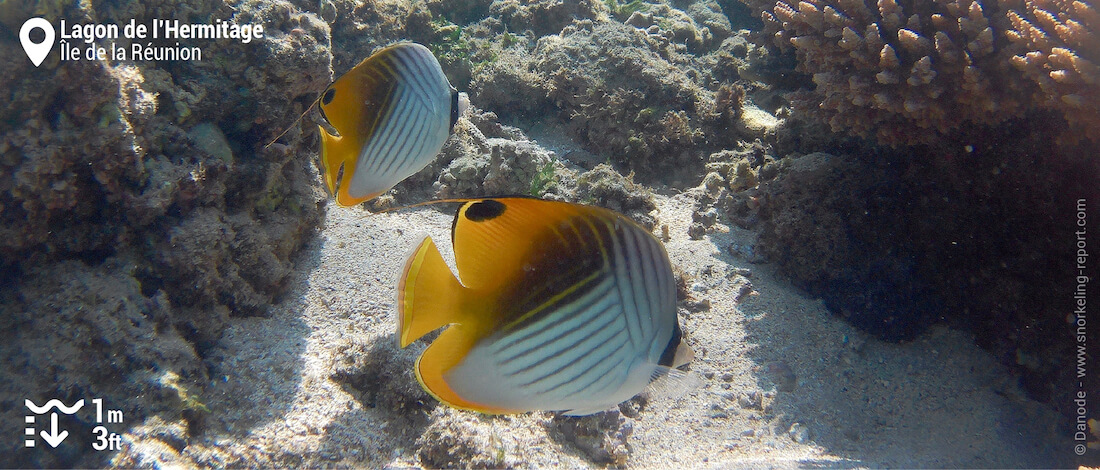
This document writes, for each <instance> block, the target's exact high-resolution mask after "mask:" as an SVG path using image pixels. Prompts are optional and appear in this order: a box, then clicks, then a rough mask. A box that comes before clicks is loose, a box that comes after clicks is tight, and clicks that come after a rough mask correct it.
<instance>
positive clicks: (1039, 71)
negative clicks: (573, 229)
mask: <svg viewBox="0 0 1100 470" xmlns="http://www.w3.org/2000/svg"><path fill="white" fill-rule="evenodd" d="M745 3H746V4H748V5H750V6H751V7H752V8H753V9H754V10H756V11H758V12H760V15H761V17H762V19H763V20H764V24H765V29H764V32H763V35H765V36H768V37H770V38H771V39H772V40H771V41H769V42H770V43H771V44H773V45H774V46H776V47H778V48H779V49H780V50H791V49H793V50H794V52H795V54H796V55H797V57H798V70H799V71H800V72H803V73H806V74H809V75H811V76H812V78H813V84H814V86H813V87H812V90H811V91H806V92H804V93H802V94H801V95H800V96H798V97H797V98H796V99H795V102H796V104H798V105H799V106H801V107H802V108H804V109H805V110H808V111H810V112H815V113H820V114H821V115H822V118H823V119H825V120H827V121H828V122H829V124H830V125H831V126H832V128H833V130H835V131H838V132H844V131H846V132H851V133H853V134H855V135H861V136H874V137H876V138H877V139H878V140H879V141H880V142H883V143H887V144H891V145H896V144H914V143H930V142H935V141H937V140H941V139H943V138H944V137H945V136H955V137H959V138H962V137H960V136H959V134H961V135H963V136H965V137H973V135H974V134H975V133H980V132H981V131H982V127H983V126H993V125H998V124H1000V123H1003V122H1005V121H1007V120H1009V119H1012V118H1020V117H1025V116H1034V115H1035V113H1036V112H1039V111H1044V110H1045V111H1052V112H1053V115H1055V116H1058V117H1060V118H1061V119H1064V120H1065V121H1067V122H1068V123H1069V124H1071V128H1070V129H1068V130H1067V131H1066V132H1065V133H1064V135H1063V138H1064V139H1068V140H1071V141H1076V140H1079V139H1082V138H1084V139H1091V140H1092V141H1094V142H1096V141H1100V138H1098V137H1100V136H1098V134H1097V129H1100V127H1098V126H1100V115H1098V114H1097V112H1096V110H1097V109H1098V107H1097V101H1096V99H1097V98H1096V96H1097V91H1096V90H1097V89H1098V88H1100V73H1098V72H1100V69H1098V68H1097V66H1096V63H1097V62H1098V61H1100V55H1098V54H1100V53H1098V51H1097V48H1096V46H1095V45H1096V44H1097V36H1096V31H1097V29H1098V28H1100V22H1098V18H1100V16H1098V13H1097V11H1096V9H1095V8H1094V7H1093V6H1092V5H1090V4H1089V3H1087V2H1081V1H1076V2H1069V1H1065V2H1063V1H1049V2H1026V4H1025V2H1023V1H1016V2H1013V1H1007V2H993V1H986V2H984V3H983V2H980V1H976V0H951V1H947V0H943V1H935V2H915V1H904V0H902V1H895V0H888V1H882V2H865V1H863V0H842V1H841V0H838V1H832V0H820V1H819V0H807V1H798V2H796V1H793V0H790V1H788V0H782V1H778V2H776V1H766V0H746V2H745ZM974 128H977V129H974Z"/></svg>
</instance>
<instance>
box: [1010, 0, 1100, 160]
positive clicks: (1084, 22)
mask: <svg viewBox="0 0 1100 470" xmlns="http://www.w3.org/2000/svg"><path fill="white" fill-rule="evenodd" d="M1002 4H1004V5H1006V6H1008V7H1009V10H1007V11H1006V13H1005V14H1006V16H1007V18H1008V21H1009V22H1010V23H1011V28H1009V29H1008V30H1007V31H1005V36H1006V37H1007V38H1008V39H1009V40H1010V41H1011V42H1013V43H1014V44H1015V45H1017V46H1018V47H1021V48H1022V49H1023V50H1022V51H1019V52H1017V53H1016V55H1014V56H1012V57H1011V59H1010V60H1011V62H1012V65H1013V66H1015V67H1016V68H1017V69H1018V70H1019V71H1020V72H1022V73H1023V74H1024V75H1025V76H1027V77H1028V78H1029V79H1031V80H1034V81H1035V83H1037V84H1038V85H1039V89H1040V92H1039V96H1038V99H1039V100H1041V104H1042V105H1043V106H1046V107H1049V108H1052V109H1055V110H1057V111H1060V112H1061V113H1062V114H1063V115H1064V116H1065V117H1066V120H1067V121H1069V123H1070V125H1071V126H1073V127H1074V128H1075V129H1074V130H1075V132H1074V133H1078V132H1079V133H1080V134H1082V136H1083V137H1085V138H1087V139H1089V140H1092V141H1094V142H1100V9H1098V8H1097V7H1096V6H1094V5H1092V4H1091V3H1090V2H1086V1H1083V0H1028V1H1024V0H1005V1H1002Z"/></svg>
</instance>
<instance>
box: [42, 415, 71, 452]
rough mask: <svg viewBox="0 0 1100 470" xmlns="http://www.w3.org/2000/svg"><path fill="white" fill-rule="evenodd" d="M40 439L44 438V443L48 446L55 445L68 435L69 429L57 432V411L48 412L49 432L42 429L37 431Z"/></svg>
mask: <svg viewBox="0 0 1100 470" xmlns="http://www.w3.org/2000/svg"><path fill="white" fill-rule="evenodd" d="M39 434H40V435H41V436H42V439H45V440H46V443H47V444H49V445H50V447H57V446H58V445H60V444H61V441H64V440H65V438H66V437H69V431H61V432H60V433H58V432H57V413H50V432H46V431H42V432H40V433H39Z"/></svg>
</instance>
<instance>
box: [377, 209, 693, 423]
mask: <svg viewBox="0 0 1100 470" xmlns="http://www.w3.org/2000/svg"><path fill="white" fill-rule="evenodd" d="M461 201H463V203H462V205H461V207H459V209H458V211H457V213H456V214H455V218H454V222H453V224H452V227H451V244H452V246H453V248H454V261H455V265H456V268H457V278H456V276H455V275H454V274H452V271H451V269H450V267H449V266H448V265H447V263H446V261H445V260H444V258H443V257H442V255H441V253H440V251H439V249H438V248H437V247H436V245H435V243H434V242H433V241H432V239H431V237H425V238H424V239H423V241H421V243H420V244H419V245H418V246H417V247H416V248H415V249H414V250H413V252H412V254H411V255H410V256H409V258H408V260H407V261H406V263H405V266H404V270H403V272H402V274H401V275H400V278H399V279H400V280H399V285H398V294H397V295H398V298H397V310H398V326H397V334H398V340H399V344H400V346H401V347H402V348H404V347H406V346H408V345H409V344H410V343H412V342H413V341H416V340H417V339H419V338H421V337H423V336H424V335H426V334H428V333H429V332H432V331H435V330H437V329H440V328H443V327H446V328H445V329H444V330H443V331H442V333H441V334H440V335H439V336H438V337H437V338H436V339H435V340H434V341H433V342H432V343H431V344H430V345H429V346H428V347H427V349H425V350H424V352H423V353H422V354H421V355H420V357H419V358H418V359H417V361H416V365H415V372H416V378H417V380H418V381H419V382H420V384H421V385H422V386H423V388H424V389H425V390H426V391H427V392H428V393H430V394H431V395H432V396H434V397H435V398H437V399H438V400H439V401H441V402H443V403H445V404H447V405H450V406H452V407H455V408H460V409H466V410H473V411H478V412H482V413H490V414H504V413H521V412H526V411H536V410H539V411H564V412H566V414H569V415H586V414H592V413H596V412H600V411H604V410H607V409H610V408H612V407H614V406H615V405H617V404H619V403H621V402H623V401H625V400H628V399H630V398H631V397H633V396H635V395H637V394H638V393H640V392H642V391H643V390H645V389H646V387H647V386H648V385H649V384H650V383H651V382H653V381H655V380H657V379H665V378H668V377H670V376H676V375H678V374H684V372H682V371H680V370H678V369H675V368H676V367H678V366H680V365H683V364H686V363H688V362H690V361H691V360H692V358H693V354H692V352H691V348H690V347H689V346H688V345H687V343H686V341H683V340H682V339H683V337H682V333H681V329H680V325H679V322H678V321H677V317H676V281H675V278H674V276H673V273H672V266H671V263H670V262H669V258H668V255H667V254H666V253H665V249H664V247H663V246H662V245H661V243H660V242H658V241H657V239H656V238H655V237H654V236H653V235H652V234H651V233H650V232H649V231H648V230H646V229H644V228H642V227H641V226H639V225H638V224H636V223H634V222H633V221H631V220H630V219H628V218H626V217H625V216H623V215H622V214H619V213H617V212H614V211H611V210H608V209H603V208H598V207H591V206H585V205H579V204H571V203H567V202H557V201H546V200H540V199H533V198H522V197H515V198H489V199H464V200H461Z"/></svg>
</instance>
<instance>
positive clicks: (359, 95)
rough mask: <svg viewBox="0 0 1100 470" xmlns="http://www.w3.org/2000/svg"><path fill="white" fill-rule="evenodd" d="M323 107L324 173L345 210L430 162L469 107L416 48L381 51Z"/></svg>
mask: <svg viewBox="0 0 1100 470" xmlns="http://www.w3.org/2000/svg"><path fill="white" fill-rule="evenodd" d="M319 101H320V102H319V104H320V110H321V116H322V118H323V119H324V120H325V122H326V124H327V125H328V126H324V125H320V126H318V127H319V128H320V130H321V167H322V173H324V179H325V186H326V187H327V188H328V190H329V193H331V194H332V195H333V197H334V198H335V199H336V202H337V203H338V204H340V205H341V206H353V205H355V204H359V203H361V202H363V201H367V200H370V199H373V198H375V197H377V196H379V195H381V194H382V193H384V192H386V191H388V190H389V189H390V188H392V187H394V186H395V185H396V184H397V183H400V182H401V181H402V180H404V179H405V178H408V177H409V176H412V175H413V174H414V173H416V172H417V171H420V170H421V169H423V168H424V167H425V166H427V165H428V164H429V163H431V161H432V159H434V158H435V156H436V155H437V154H439V151H440V149H442V148H443V143H444V142H446V141H447V138H448V137H449V136H450V134H451V131H452V130H453V128H454V125H455V122H457V120H458V118H459V116H461V115H462V114H463V113H464V112H465V110H466V108H467V107H468V106H469V99H468V98H467V97H466V94H465V93H458V92H457V91H456V90H455V89H454V88H453V87H451V84H450V82H448V81H447V77H446V76H445V75H443V69H442V68H441V67H440V65H439V61H438V60H436V58H435V56H434V55H432V53H431V51H429V50H428V48H426V47H424V46H422V45H420V44H415V43H399V44H395V45H392V46H389V47H386V48H384V49H382V50H380V51H378V52H375V53H374V54H372V55H371V56H370V57H367V58H366V59H365V60H363V61H362V62H360V63H359V65H356V66H355V67H354V68H352V69H351V70H349V71H348V72H347V73H345V74H344V75H342V76H341V77H340V78H338V79H336V81H335V82H333V83H332V84H331V85H329V86H328V88H326V89H325V91H324V92H323V93H322V94H321V98H320V100H319ZM326 127H328V128H326ZM330 131H335V133H333V132H330Z"/></svg>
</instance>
